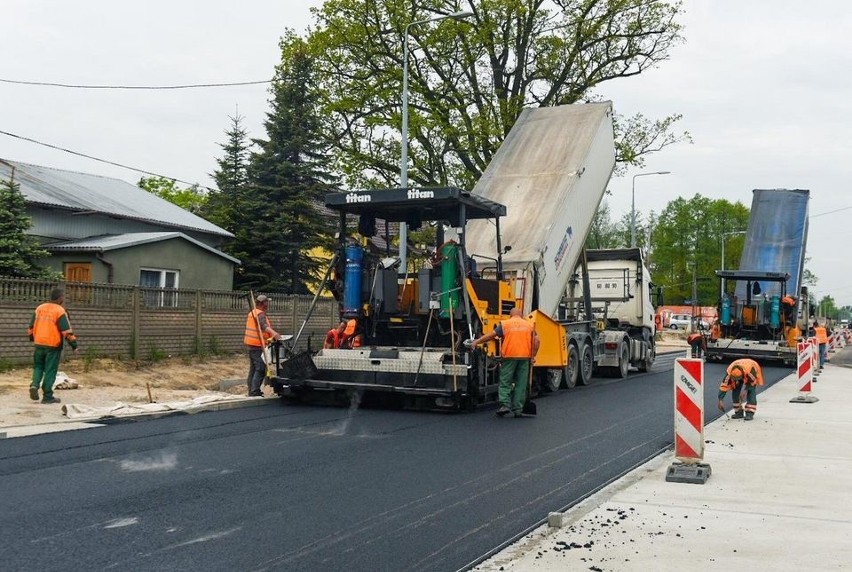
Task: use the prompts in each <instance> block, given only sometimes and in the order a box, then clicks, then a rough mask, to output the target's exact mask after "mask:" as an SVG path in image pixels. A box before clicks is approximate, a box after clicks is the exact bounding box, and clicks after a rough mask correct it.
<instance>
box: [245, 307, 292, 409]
mask: <svg viewBox="0 0 852 572" xmlns="http://www.w3.org/2000/svg"><path fill="white" fill-rule="evenodd" d="M268 308H269V298H268V297H266V296H264V295H263V294H261V295H260V296H258V297H257V298H255V308H254V310H252V311H251V312H249V313H248V316H246V331H245V335H244V336H243V343H244V344H245V345H246V349H247V350H248V356H249V372H248V377H247V378H246V385H247V386H248V394H249V396H251V397H263V391H261V389H260V386H261V383H263V378H264V377H266V374H267V372H266V360H265V359H264V355H263V352H264V350H265V349H266V345H267V344H268V343H269V342H270V341H271V340H281V339H282V338H283V337H284V336H282V335H281V334H279V333H278V332H276V331H275V330H274V329H273V328H272V323H271V322H270V321H269V318H268V317H267V315H266V310H267V309H268Z"/></svg>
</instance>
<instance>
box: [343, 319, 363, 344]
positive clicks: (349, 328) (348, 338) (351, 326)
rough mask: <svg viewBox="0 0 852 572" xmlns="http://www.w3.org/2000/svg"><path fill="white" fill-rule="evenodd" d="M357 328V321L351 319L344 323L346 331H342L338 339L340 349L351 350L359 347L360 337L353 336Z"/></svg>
mask: <svg viewBox="0 0 852 572" xmlns="http://www.w3.org/2000/svg"><path fill="white" fill-rule="evenodd" d="M357 327H358V320H355V319H352V320H349V321H348V322H346V329H345V330H343V336H342V337H341V339H340V347H341V348H346V349H351V348H360V347H361V335H360V334H358V335H355V328H357Z"/></svg>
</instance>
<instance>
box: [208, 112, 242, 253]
mask: <svg viewBox="0 0 852 572" xmlns="http://www.w3.org/2000/svg"><path fill="white" fill-rule="evenodd" d="M228 119H230V120H231V127H230V129H228V130H227V131H225V134H226V135H227V136H228V140H227V142H226V143H220V144H219V147H221V148H222V151H224V156H223V157H221V158H220V159H216V163H217V164H218V165H219V168H218V169H217V170H216V171H215V172H214V173H213V180H215V181H216V187H217V190H215V191H211V192H210V193H208V195H207V203H206V205H205V206H204V209H203V210H202V212H201V216H202V217H204V218H205V219H207V220H209V221H210V222H212V223H213V224H216V225H218V226H220V227H222V228H224V229H225V230H227V231H229V232H232V233H233V232H234V231H235V224H234V213H235V212H237V211H238V210H239V209H240V202H241V201H242V200H243V195H244V194H245V192H246V187H247V185H248V160H249V142H248V131H247V130H246V128H245V127H243V119H244V117H243V116H241V115H240V114H239V113H237V115H236V116H235V117H230V116H229V117H228ZM226 250H227V247H226Z"/></svg>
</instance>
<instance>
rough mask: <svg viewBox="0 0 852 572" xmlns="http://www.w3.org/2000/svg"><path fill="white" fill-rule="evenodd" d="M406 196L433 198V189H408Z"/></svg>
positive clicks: (410, 197) (411, 197)
mask: <svg viewBox="0 0 852 572" xmlns="http://www.w3.org/2000/svg"><path fill="white" fill-rule="evenodd" d="M407 198H409V199H434V198H435V193H434V192H433V191H421V190H420V189H408V194H407Z"/></svg>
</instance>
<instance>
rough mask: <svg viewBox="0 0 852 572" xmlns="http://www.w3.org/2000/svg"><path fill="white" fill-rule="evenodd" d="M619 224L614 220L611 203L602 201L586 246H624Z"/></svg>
mask: <svg viewBox="0 0 852 572" xmlns="http://www.w3.org/2000/svg"><path fill="white" fill-rule="evenodd" d="M621 239H622V237H621V236H620V233H619V228H618V225H617V224H616V223H614V222H612V216H611V214H610V209H609V203H607V202H606V201H605V200H604V201H601V204H600V205H599V206H598V210H597V211H596V212H595V218H593V219H592V226H591V227H590V228H589V234H588V236H586V248H620V247H622V246H624V243H623V242H622V240H621Z"/></svg>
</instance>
